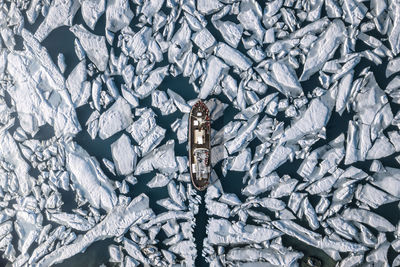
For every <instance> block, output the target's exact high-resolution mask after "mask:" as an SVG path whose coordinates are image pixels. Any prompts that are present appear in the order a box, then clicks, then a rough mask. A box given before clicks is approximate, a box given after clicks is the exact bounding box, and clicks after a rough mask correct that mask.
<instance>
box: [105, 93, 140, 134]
mask: <svg viewBox="0 0 400 267" xmlns="http://www.w3.org/2000/svg"><path fill="white" fill-rule="evenodd" d="M132 121H133V120H132V112H131V106H130V105H129V104H128V102H127V101H126V100H125V99H124V98H122V97H119V98H118V99H117V100H116V101H115V103H114V104H113V105H112V106H111V107H110V108H109V109H107V111H106V112H104V113H103V114H101V115H100V118H99V136H100V138H101V139H107V138H109V137H110V136H112V135H114V134H115V133H117V132H119V131H121V130H124V129H125V128H127V127H128V126H129V125H131V123H132Z"/></svg>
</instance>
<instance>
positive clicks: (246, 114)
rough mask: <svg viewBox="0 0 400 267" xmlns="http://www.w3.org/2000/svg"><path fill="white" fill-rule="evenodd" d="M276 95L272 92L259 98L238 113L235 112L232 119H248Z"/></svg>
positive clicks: (259, 111)
mask: <svg viewBox="0 0 400 267" xmlns="http://www.w3.org/2000/svg"><path fill="white" fill-rule="evenodd" d="M277 95H278V93H273V94H270V95H267V96H265V97H264V98H262V99H260V100H259V101H257V102H256V103H254V104H253V105H251V106H249V107H247V108H246V109H244V110H242V111H241V112H240V113H239V114H236V115H235V117H234V119H242V120H246V119H247V120H248V119H250V118H251V117H253V116H255V115H257V114H260V113H261V112H262V111H263V110H264V108H265V107H266V106H267V104H268V103H270V102H271V101H272V100H273V99H274V98H275V97H276V96H277Z"/></svg>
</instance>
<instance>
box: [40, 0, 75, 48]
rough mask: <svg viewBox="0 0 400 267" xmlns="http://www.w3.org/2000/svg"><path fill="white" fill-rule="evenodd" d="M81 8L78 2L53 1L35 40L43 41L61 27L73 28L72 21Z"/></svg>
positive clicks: (72, 0) (73, 0)
mask: <svg viewBox="0 0 400 267" xmlns="http://www.w3.org/2000/svg"><path fill="white" fill-rule="evenodd" d="M79 7H80V2H79V1H78V0H71V1H63V0H56V1H52V2H51V5H50V8H49V11H48V13H47V16H46V17H45V19H44V20H43V22H42V23H41V24H40V26H39V28H38V29H37V30H36V32H35V38H36V39H38V40H39V41H40V42H41V41H43V40H44V39H45V38H46V37H47V36H48V35H49V34H50V32H51V31H52V30H54V29H56V28H58V27H60V26H63V25H65V26H71V25H72V20H73V18H74V16H75V14H76V12H77V11H78V9H79Z"/></svg>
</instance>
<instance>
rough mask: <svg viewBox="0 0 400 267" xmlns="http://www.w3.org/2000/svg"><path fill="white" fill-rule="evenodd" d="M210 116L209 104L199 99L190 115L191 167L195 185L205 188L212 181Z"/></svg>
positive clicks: (191, 175)
mask: <svg viewBox="0 0 400 267" xmlns="http://www.w3.org/2000/svg"><path fill="white" fill-rule="evenodd" d="M210 133H211V126H210V118H209V110H208V108H207V106H206V105H205V104H204V103H203V102H202V101H198V102H197V103H196V104H195V105H194V106H193V107H192V110H191V111H190V115H189V134H188V138H189V165H190V166H189V167H190V177H191V180H192V184H193V186H194V187H195V188H196V189H197V190H204V189H206V188H207V186H208V185H209V183H210V176H211V167H210V165H211V164H210V151H211V149H210Z"/></svg>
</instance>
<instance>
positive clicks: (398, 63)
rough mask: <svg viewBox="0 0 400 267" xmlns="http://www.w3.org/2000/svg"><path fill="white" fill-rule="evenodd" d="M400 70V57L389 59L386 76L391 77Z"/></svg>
mask: <svg viewBox="0 0 400 267" xmlns="http://www.w3.org/2000/svg"><path fill="white" fill-rule="evenodd" d="M399 70H400V57H396V58H393V59H391V60H389V63H388V64H387V67H386V78H389V77H390V76H391V75H392V74H394V73H397V72H399Z"/></svg>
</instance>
